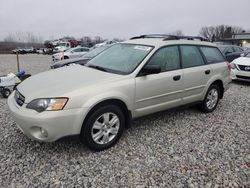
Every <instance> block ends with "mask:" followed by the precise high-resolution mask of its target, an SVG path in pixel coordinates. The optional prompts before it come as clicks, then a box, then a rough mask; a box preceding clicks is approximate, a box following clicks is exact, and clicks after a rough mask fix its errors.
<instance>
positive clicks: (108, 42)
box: [93, 40, 117, 48]
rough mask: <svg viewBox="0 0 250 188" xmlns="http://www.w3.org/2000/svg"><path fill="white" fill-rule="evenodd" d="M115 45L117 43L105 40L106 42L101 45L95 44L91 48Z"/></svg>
mask: <svg viewBox="0 0 250 188" xmlns="http://www.w3.org/2000/svg"><path fill="white" fill-rule="evenodd" d="M115 43H117V41H115V40H107V41H104V42H102V43H98V44H95V45H94V46H93V48H99V47H101V46H106V45H111V44H115Z"/></svg>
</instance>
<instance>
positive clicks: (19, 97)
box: [14, 90, 25, 106]
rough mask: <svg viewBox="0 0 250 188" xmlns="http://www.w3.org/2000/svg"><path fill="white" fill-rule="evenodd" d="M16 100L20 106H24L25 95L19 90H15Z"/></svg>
mask: <svg viewBox="0 0 250 188" xmlns="http://www.w3.org/2000/svg"><path fill="white" fill-rule="evenodd" d="M14 97H15V100H16V103H17V104H18V105H19V106H23V104H24V101H25V97H24V96H23V95H22V94H21V93H20V92H19V91H17V90H16V91H15V95H14Z"/></svg>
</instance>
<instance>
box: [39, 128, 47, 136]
mask: <svg viewBox="0 0 250 188" xmlns="http://www.w3.org/2000/svg"><path fill="white" fill-rule="evenodd" d="M40 132H41V137H43V138H47V137H48V132H47V131H46V130H45V129H43V128H42V127H41V128H40Z"/></svg>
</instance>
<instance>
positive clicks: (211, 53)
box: [200, 46, 225, 63]
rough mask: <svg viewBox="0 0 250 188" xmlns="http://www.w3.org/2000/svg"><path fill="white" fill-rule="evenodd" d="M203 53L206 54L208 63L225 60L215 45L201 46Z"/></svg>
mask: <svg viewBox="0 0 250 188" xmlns="http://www.w3.org/2000/svg"><path fill="white" fill-rule="evenodd" d="M200 49H201V51H202V53H203V54H204V56H205V58H206V60H207V62H208V63H216V62H223V61H225V60H224V57H223V56H222V54H221V53H220V52H219V50H218V49H217V48H214V47H205V46H204V47H201V48H200Z"/></svg>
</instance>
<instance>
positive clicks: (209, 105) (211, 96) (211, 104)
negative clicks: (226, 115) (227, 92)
mask: <svg viewBox="0 0 250 188" xmlns="http://www.w3.org/2000/svg"><path fill="white" fill-rule="evenodd" d="M219 99H220V88H219V87H218V86H217V85H211V86H210V87H209V88H208V91H207V93H206V96H205V99H204V100H203V102H202V104H201V110H202V111H203V112H205V113H209V112H213V111H214V110H215V109H216V107H217V105H218V102H219Z"/></svg>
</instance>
